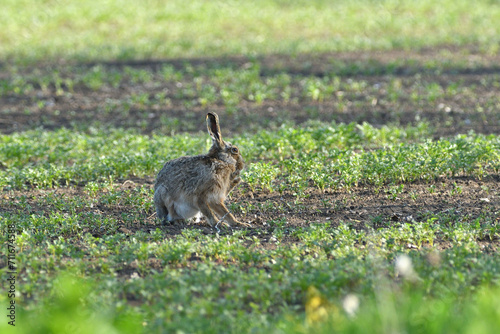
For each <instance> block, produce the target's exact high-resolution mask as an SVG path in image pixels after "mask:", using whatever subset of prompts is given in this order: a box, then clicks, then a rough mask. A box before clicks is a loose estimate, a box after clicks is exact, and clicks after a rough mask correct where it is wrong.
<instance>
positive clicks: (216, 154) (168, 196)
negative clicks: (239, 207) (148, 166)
mask: <svg viewBox="0 0 500 334" xmlns="http://www.w3.org/2000/svg"><path fill="white" fill-rule="evenodd" d="M206 120H207V128H208V133H209V134H210V136H211V137H212V147H211V148H210V150H209V151H208V153H207V154H203V155H196V156H188V157H180V158H177V159H174V160H170V161H167V163H165V165H164V166H163V168H162V169H161V170H160V172H159V173H158V176H157V177H156V183H155V193H154V203H155V206H156V215H157V217H158V219H160V221H161V222H166V221H168V222H171V223H172V222H177V221H181V222H182V221H185V220H187V219H190V218H193V217H196V218H199V217H201V214H203V215H204V216H205V217H206V218H207V220H208V223H209V224H210V226H212V227H216V226H217V224H218V223H219V222H221V221H225V222H226V223H227V224H228V225H229V226H234V225H235V224H239V225H245V226H249V225H248V224H244V223H240V222H238V221H237V220H236V218H234V216H233V215H232V214H231V213H230V212H229V210H228V209H227V207H226V206H225V205H224V201H225V199H226V197H227V195H228V194H229V192H230V191H231V190H232V189H233V188H234V187H235V186H236V185H237V184H238V183H239V182H240V172H241V170H242V169H243V167H244V161H243V158H242V157H241V154H240V151H239V150H238V148H237V147H236V146H233V145H231V143H229V142H226V141H224V140H222V135H221V133H220V126H219V116H217V114H216V113H213V112H209V113H208V114H207V117H206ZM216 215H217V216H218V218H217V216H216ZM219 219H220V220H219Z"/></svg>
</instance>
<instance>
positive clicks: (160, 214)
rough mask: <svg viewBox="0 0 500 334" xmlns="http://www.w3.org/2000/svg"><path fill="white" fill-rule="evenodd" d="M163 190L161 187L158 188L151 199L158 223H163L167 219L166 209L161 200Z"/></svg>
mask: <svg viewBox="0 0 500 334" xmlns="http://www.w3.org/2000/svg"><path fill="white" fill-rule="evenodd" d="M163 195H164V191H163V189H162V188H158V189H156V191H155V194H154V196H153V201H154V203H155V207H156V217H157V218H158V220H159V221H160V223H165V222H166V221H167V220H168V210H167V207H166V206H165V203H164V202H163Z"/></svg>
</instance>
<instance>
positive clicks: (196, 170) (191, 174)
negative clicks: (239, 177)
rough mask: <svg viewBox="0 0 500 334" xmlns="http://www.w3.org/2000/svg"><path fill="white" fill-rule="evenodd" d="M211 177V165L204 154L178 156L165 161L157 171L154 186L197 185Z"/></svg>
mask: <svg viewBox="0 0 500 334" xmlns="http://www.w3.org/2000/svg"><path fill="white" fill-rule="evenodd" d="M212 178H213V171H212V165H211V163H210V159H207V157H206V156H204V155H199V156H191V157H180V158H177V159H174V160H170V161H167V162H166V163H165V165H164V166H163V168H162V169H161V170H160V172H159V173H158V176H157V178H156V185H155V188H156V187H157V186H158V185H160V184H163V185H164V186H167V187H168V188H171V186H174V185H182V186H183V187H186V186H191V187H199V186H200V185H202V184H203V183H205V182H209V181H210V180H211V179H212Z"/></svg>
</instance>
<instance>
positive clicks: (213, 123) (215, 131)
mask: <svg viewBox="0 0 500 334" xmlns="http://www.w3.org/2000/svg"><path fill="white" fill-rule="evenodd" d="M207 128H208V133H209V134H210V136H211V137H212V139H213V142H214V144H216V145H218V146H219V147H222V146H223V145H222V144H223V143H224V141H223V140H222V135H221V134H220V127H219V116H217V114H216V113H214V112H209V113H208V114H207Z"/></svg>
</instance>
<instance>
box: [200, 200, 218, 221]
mask: <svg viewBox="0 0 500 334" xmlns="http://www.w3.org/2000/svg"><path fill="white" fill-rule="evenodd" d="M197 204H198V208H199V209H200V211H201V213H202V214H203V215H204V216H205V218H207V220H208V223H209V224H210V226H212V227H215V225H216V224H217V220H216V217H215V215H214V212H213V211H212V209H211V208H210V207H209V206H208V204H207V203H206V201H205V200H204V199H198V201H197Z"/></svg>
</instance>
